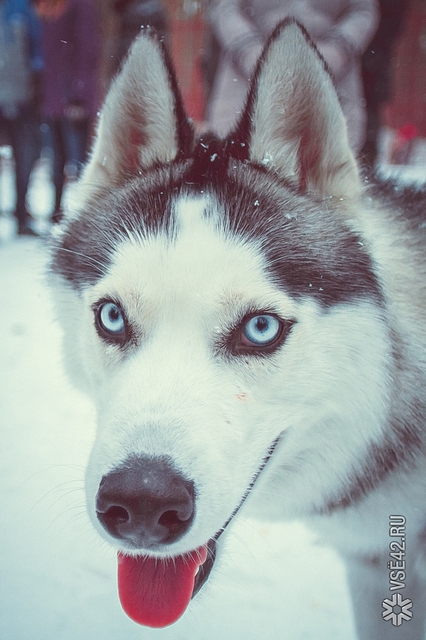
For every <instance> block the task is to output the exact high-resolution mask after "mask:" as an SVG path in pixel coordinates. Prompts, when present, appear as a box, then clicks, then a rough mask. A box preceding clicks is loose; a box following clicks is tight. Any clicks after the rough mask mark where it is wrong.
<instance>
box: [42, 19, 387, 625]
mask: <svg viewBox="0 0 426 640" xmlns="http://www.w3.org/2000/svg"><path fill="white" fill-rule="evenodd" d="M358 194H359V179H358V174H357V169H356V165H355V162H354V159H353V156H352V154H351V152H350V150H349V148H348V143H347V135H346V130H345V123H344V119H343V115H342V112H341V109H340V106H339V103H338V99H337V97H336V94H335V91H334V88H333V84H332V81H331V79H330V76H329V75H328V73H327V71H326V69H325V67H324V63H323V61H322V60H321V59H320V57H319V56H318V54H317V53H316V51H315V50H314V48H313V46H312V45H311V44H310V43H309V41H308V38H307V36H306V34H305V32H304V31H303V29H301V28H300V27H299V26H298V25H297V24H296V23H294V22H293V21H287V22H285V23H284V24H282V25H281V26H280V27H279V28H277V30H276V31H275V33H274V34H273V36H272V38H271V40H270V42H269V44H268V46H267V47H266V49H265V51H264V53H263V56H262V58H261V60H260V62H259V65H258V69H257V71H256V74H255V77H254V80H253V82H252V85H251V89H250V93H249V96H248V99H247V105H246V108H245V110H244V112H243V114H242V116H241V119H240V121H239V124H238V126H237V127H236V129H235V131H234V132H233V134H232V135H230V136H229V138H228V139H227V140H223V141H219V140H214V139H209V140H207V139H206V140H198V141H197V140H196V139H195V138H194V135H193V132H192V129H191V125H190V124H189V123H188V120H187V119H186V117H185V114H184V111H183V107H182V102H181V98H180V96H179V93H178V91H177V88H176V81H175V78H174V75H173V73H172V71H171V69H170V65H169V62H168V59H167V55H166V53H165V51H164V50H163V47H162V45H161V43H159V42H157V41H156V40H155V39H153V38H152V37H151V36H150V35H149V34H146V35H142V36H141V37H140V38H139V39H138V40H137V41H136V42H135V44H134V45H133V48H132V50H131V52H130V55H129V58H128V60H127V61H126V62H125V64H124V67H123V69H122V71H121V73H120V75H119V76H118V77H117V78H116V80H115V81H114V83H113V85H112V87H111V90H110V92H109V95H108V96H107V99H106V102H105V105H104V107H103V110H102V113H101V117H100V122H99V127H98V132H97V138H96V142H95V146H94V150H93V153H92V157H91V160H90V162H89V163H88V165H87V167H86V169H85V171H84V173H83V176H82V178H81V180H80V183H79V185H78V190H77V201H76V204H75V207H74V208H73V210H72V211H71V212H70V213H69V214H68V217H67V219H66V220H65V223H64V225H63V227H62V229H61V230H60V233H59V234H58V237H57V240H56V244H55V247H54V252H53V261H52V264H53V271H54V272H55V273H56V274H57V276H58V279H59V283H60V287H59V289H58V291H59V290H60V291H61V292H62V293H60V294H59V293H58V296H57V298H58V300H59V298H60V297H61V301H62V306H61V317H62V322H63V325H64V328H65V330H66V340H67V343H66V344H67V352H68V363H69V365H70V366H71V367H72V368H73V371H74V376H75V378H76V379H77V381H78V382H79V383H80V384H82V385H83V386H84V387H85V388H86V389H87V390H90V392H91V394H92V395H93V397H94V399H95V402H96V405H97V410H98V422H99V426H98V435H97V438H96V442H95V445H94V448H93V453H92V456H91V460H90V463H89V467H88V472H87V500H88V506H89V511H90V514H91V516H92V518H93V521H94V523H95V526H96V527H97V529H98V530H99V532H100V534H101V535H103V536H104V537H106V538H107V539H108V540H109V541H110V542H111V543H113V544H115V545H116V547H117V549H118V550H119V582H120V594H121V598H122V602H123V605H124V607H125V609H126V610H127V611H128V612H129V614H130V615H131V616H132V617H133V618H134V619H136V620H138V621H139V622H142V623H143V624H150V625H152V626H163V625H164V624H169V623H170V622H172V621H173V620H175V619H176V618H177V617H178V616H179V615H180V614H181V613H182V611H183V610H184V609H185V607H186V605H187V603H188V601H189V599H190V597H191V595H192V594H193V592H195V591H196V590H197V589H198V588H200V586H201V585H202V584H203V581H204V580H205V579H206V577H207V575H208V573H209V571H210V569H211V566H212V564H213V559H214V553H215V541H216V540H217V538H218V536H219V535H220V534H221V532H222V531H223V530H224V529H225V528H226V526H227V524H228V523H229V522H230V520H231V519H232V517H233V516H234V515H235V513H236V512H237V511H238V510H239V509H240V507H241V506H242V504H243V503H244V502H250V501H253V500H254V499H253V498H252V495H251V494H252V493H253V494H254V493H256V492H257V493H258V496H259V503H262V504H263V505H264V506H268V505H269V504H270V503H274V504H275V505H278V506H274V507H273V509H274V510H277V509H278V510H279V509H282V510H283V511H285V510H290V511H292V512H293V513H294V512H297V511H298V510H309V509H310V508H313V506H319V507H321V506H322V504H323V502H324V500H325V497H327V496H333V495H334V487H335V483H336V480H337V479H340V480H342V478H346V475H345V474H346V469H347V468H348V467H350V464H348V456H347V455H346V454H344V453H342V451H343V450H345V449H346V448H348V450H350V451H351V452H352V453H351V455H357V456H358V455H362V453H363V452H364V445H365V442H366V440H367V435H366V434H367V429H368V433H369V434H371V433H372V432H373V433H376V432H377V433H378V432H379V426H378V425H379V418H377V417H374V418H372V417H371V416H372V415H374V416H379V415H380V414H381V412H382V410H381V406H382V404H381V402H382V396H383V393H384V392H383V391H382V388H381V382H380V376H381V375H382V374H383V375H384V365H383V366H382V364H381V363H382V359H383V354H384V353H385V350H386V338H385V336H383V335H382V333H381V329H380V318H379V315H380V314H379V313H378V312H377V309H378V308H379V307H380V291H379V287H378V284H377V281H376V278H375V276H374V273H373V269H372V265H371V263H370V259H369V257H368V255H367V253H366V251H365V248H364V247H363V246H362V243H361V242H360V241H359V238H358V236H356V234H354V233H353V232H351V230H350V229H349V225H347V224H346V222H345V221H346V220H347V219H349V218H350V217H351V215H352V214H351V212H352V210H353V208H354V207H355V206H356V200H357V197H358ZM64 285H65V286H64ZM371 334H374V335H375V336H376V337H375V339H374V340H372V341H368V340H366V336H368V335H371ZM336 363H337V364H336ZM370 365H372V366H370ZM354 369H355V375H358V372H359V371H362V375H359V376H358V378H357V379H358V383H357V385H355V386H354V385H353V384H352V380H353V378H354ZM375 420H376V421H377V424H376V423H375V422H374V421H375ZM343 442H344V443H345V446H343ZM348 444H349V446H348V447H347V446H346V445H348ZM318 452H320V453H319V454H318ZM354 452H355V453H354ZM349 462H350V461H349ZM278 480H279V482H278ZM267 482H275V483H276V484H275V485H274V488H273V490H272V491H268V490H267ZM253 487H255V489H256V491H252V489H253ZM247 496H249V498H248V500H246V498H247ZM197 570H198V573H197ZM196 574H197V575H196Z"/></svg>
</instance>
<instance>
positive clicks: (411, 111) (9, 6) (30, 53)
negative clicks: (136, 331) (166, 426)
mask: <svg viewBox="0 0 426 640" xmlns="http://www.w3.org/2000/svg"><path fill="white" fill-rule="evenodd" d="M289 14H295V15H296V16H297V17H298V19H299V20H301V21H302V22H303V23H304V24H305V25H306V26H307V28H308V31H309V33H310V34H311V36H312V38H313V40H314V41H315V43H316V44H317V46H318V49H319V50H320V51H321V53H322V55H323V57H324V59H325V60H326V62H327V64H328V66H329V68H330V72H331V73H332V75H333V77H334V79H335V83H336V87H337V89H338V92H339V96H340V98H341V101H342V104H343V105H344V111H345V115H346V116H347V120H348V128H349V131H350V140H351V144H352V146H353V149H354V152H355V153H356V154H357V155H358V157H359V160H360V162H361V163H362V164H363V165H364V166H365V167H366V168H369V169H375V170H378V171H380V172H381V173H382V174H383V175H397V176H400V177H401V178H402V179H403V180H405V181H408V182H413V181H414V182H419V181H423V182H424V181H425V180H426V108H425V107H426V2H425V0H411V1H409V0H387V1H386V0H382V1H381V2H376V1H375V0H358V1H357V2H353V1H352V2H351V1H350V0H348V1H346V0H336V1H335V2H328V1H327V0H311V1H308V0H306V1H303V2H301V1H297V2H295V1H294V0H293V1H286V0H257V2H256V0H251V1H249V0H245V1H240V2H239V1H238V0H233V1H229V0H210V1H209V2H207V1H206V2H204V3H203V2H196V1H194V0H163V1H162V2H161V1H160V0H145V1H139V0H35V1H30V0H0V310H1V311H0V330H1V340H0V518H1V526H0V575H1V581H0V638H1V639H2V640H92V638H102V639H103V640H118V639H120V640H121V638H123V639H126V640H136V639H140V640H149V639H150V638H154V637H155V638H161V639H163V638H164V640H217V639H218V638H223V639H226V640H228V639H229V640H243V639H244V640H269V639H270V640H273V639H274V640H275V639H276V638H291V639H292V640H323V639H324V640H329V639H330V638H334V639H335V640H355V631H354V625H353V619H352V612H351V606H350V602H349V596H348V592H347V586H346V582H345V573H344V567H343V565H342V564H341V562H340V560H339V558H338V557H337V556H336V554H334V552H333V551H331V550H330V549H328V548H326V547H322V546H319V545H318V544H317V541H316V538H315V535H314V534H313V533H311V532H310V531H308V530H307V529H306V528H305V527H304V526H303V525H302V524H301V523H299V522H294V523H286V524H280V523H278V524H260V523H258V522H254V521H250V520H248V519H247V518H244V517H242V518H240V519H239V521H238V522H236V523H234V524H233V525H232V527H231V528H230V531H229V536H228V541H227V548H226V551H225V552H224V554H222V557H221V558H220V560H219V561H218V563H217V567H216V571H215V573H214V575H213V576H212V577H211V579H210V580H209V582H208V584H207V586H206V587H205V588H204V589H203V590H202V592H201V593H200V594H199V596H197V599H196V600H195V602H194V603H193V604H192V606H191V607H190V609H189V610H188V611H187V613H186V614H185V615H184V617H183V618H182V619H181V620H179V621H178V622H177V623H176V624H175V625H173V626H172V627H170V628H168V629H165V630H162V631H157V630H151V629H144V628H142V627H139V626H138V625H136V624H134V623H133V622H131V621H130V620H129V619H128V618H127V617H126V616H125V615H124V613H123V612H122V610H121V607H120V605H119V602H118V598H117V593H116V575H115V573H116V560H115V556H114V553H113V551H112V550H111V549H110V548H109V547H108V546H107V545H106V544H103V543H102V542H101V541H100V540H99V538H98V537H97V535H96V534H95V533H94V531H93V530H92V526H91V524H90V522H89V520H88V516H87V514H86V510H85V501H84V489H83V486H84V469H85V465H86V461H87V458H88V455H89V452H90V447H91V443H92V441H93V437H94V421H95V418H94V412H93V407H92V406H91V404H90V402H89V401H88V399H87V398H85V397H84V396H83V395H81V394H80V393H79V392H77V391H76V390H75V389H73V388H71V386H70V384H69V383H68V381H67V379H66V376H65V373H64V371H63V365H62V360H61V332H60V329H59V326H58V325H57V322H56V319H55V315H54V311H53V307H52V301H51V299H50V294H49V291H48V288H47V286H46V273H47V269H48V265H47V259H48V258H47V251H46V244H47V243H46V239H47V238H48V237H49V234H50V233H51V231H52V230H53V229H54V228H55V225H56V224H57V223H58V222H59V221H60V219H61V217H62V212H63V209H64V207H66V205H67V198H70V195H69V194H70V190H69V187H70V186H71V185H72V184H73V182H74V181H75V180H76V178H77V177H78V174H79V171H80V169H81V166H82V164H83V163H84V161H85V159H86V156H87V152H88V149H90V145H91V140H92V134H93V129H94V123H95V121H96V114H97V112H98V110H99V108H100V105H101V103H102V99H103V97H104V95H105V93H106V91H107V89H108V86H109V83H110V82H111V78H112V77H113V76H114V74H115V73H116V72H117V69H118V68H119V65H120V63H121V61H122V59H123V56H125V55H126V52H127V50H128V47H129V46H130V43H131V41H132V39H133V37H134V36H135V34H136V33H137V32H138V31H139V30H140V28H141V27H142V26H144V27H145V26H146V25H151V27H153V28H156V29H157V30H158V32H159V33H160V36H161V37H163V38H164V39H165V41H166V43H167V46H168V47H169V49H170V51H171V54H172V57H173V61H174V64H175V67H176V70H177V75H178V80H179V85H180V88H181V91H182V95H183V98H184V102H185V105H186V108H187V111H188V114H189V116H190V117H191V119H192V120H193V122H194V126H195V127H196V129H197V130H198V131H199V132H200V133H202V132H204V131H206V130H207V129H213V130H215V131H217V132H218V133H226V131H228V130H229V129H230V128H232V125H233V123H234V122H235V120H236V119H238V114H239V111H240V109H241V95H243V94H244V92H245V91H246V88H247V86H248V83H249V79H250V76H251V73H252V70H253V66H254V64H255V61H256V59H257V56H258V54H259V51H260V50H261V47H262V46H263V44H264V41H265V40H266V38H267V36H268V33H269V32H270V30H271V28H273V26H274V24H276V22H277V21H278V20H279V19H280V18H282V17H284V16H285V15H289ZM228 82H230V83H231V85H228V84H227V83H228ZM229 86H231V88H232V90H230V89H229ZM234 89H235V90H234ZM372 640H373V639H372Z"/></svg>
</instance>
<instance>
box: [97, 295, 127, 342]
mask: <svg viewBox="0 0 426 640" xmlns="http://www.w3.org/2000/svg"><path fill="white" fill-rule="evenodd" d="M96 328H97V330H98V332H99V333H100V335H101V337H103V338H106V339H111V338H112V339H113V340H114V342H122V341H123V339H124V338H125V336H126V322H125V319H124V314H123V312H122V310H121V309H120V307H119V306H118V305H117V304H116V303H115V302H111V301H107V302H102V303H101V304H100V305H99V306H98V307H97V310H96Z"/></svg>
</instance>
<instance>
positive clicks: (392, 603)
mask: <svg viewBox="0 0 426 640" xmlns="http://www.w3.org/2000/svg"><path fill="white" fill-rule="evenodd" d="M382 605H383V613H382V616H383V619H384V620H390V621H391V622H392V624H393V626H394V627H399V626H401V625H402V622H403V620H411V618H412V617H413V612H412V611H411V607H412V606H413V603H412V601H411V600H410V598H406V599H405V600H403V599H402V595H401V594H400V593H394V594H393V597H392V600H389V598H385V600H383V602H382Z"/></svg>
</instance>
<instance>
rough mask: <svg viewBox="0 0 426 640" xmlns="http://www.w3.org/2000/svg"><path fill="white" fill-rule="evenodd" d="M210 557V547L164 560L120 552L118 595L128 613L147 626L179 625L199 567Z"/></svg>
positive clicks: (189, 598) (133, 618)
mask: <svg viewBox="0 0 426 640" xmlns="http://www.w3.org/2000/svg"><path fill="white" fill-rule="evenodd" d="M206 558H207V547H199V548H198V549H196V550H195V551H191V552H190V553H187V554H185V555H183V556H176V557H174V558H167V559H164V560H161V559H159V558H150V557H147V556H146V557H143V556H140V557H137V558H132V557H130V556H124V555H123V554H121V553H119V554H118V593H119V596H120V601H121V605H122V607H123V609H124V611H125V612H126V613H127V615H128V616H129V617H130V618H132V620H134V621H135V622H138V623H139V624H143V625H145V626H147V627H166V626H167V625H169V624H172V623H173V622H176V620H177V619H178V618H180V616H181V615H182V614H183V612H184V611H185V609H186V607H187V606H188V604H189V601H190V600H191V596H192V591H193V588H194V581H195V575H196V573H197V568H198V567H199V566H200V565H201V564H203V563H204V562H205V561H206Z"/></svg>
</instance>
